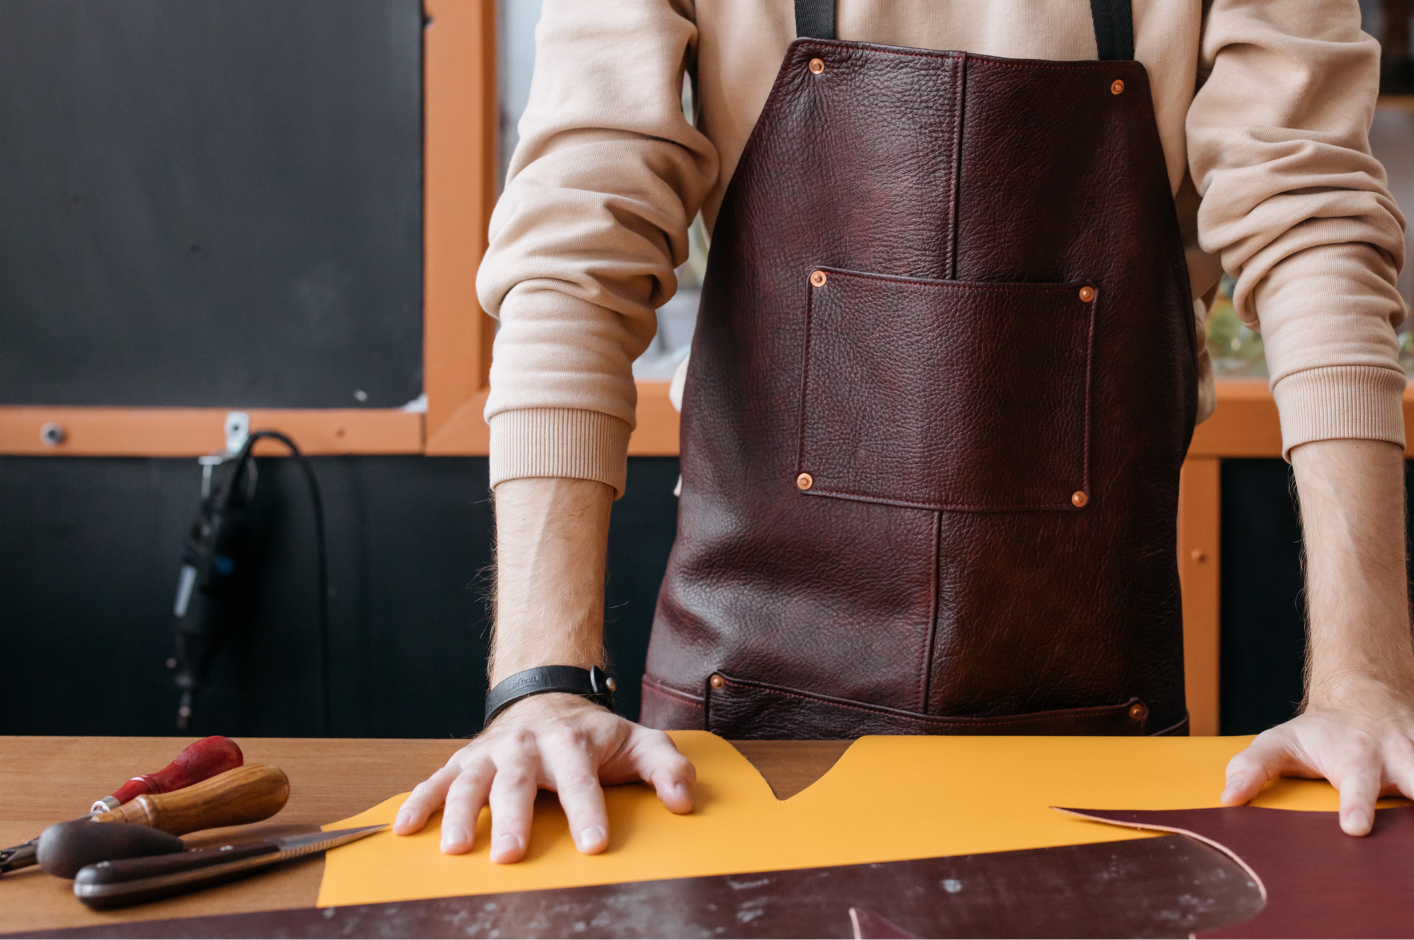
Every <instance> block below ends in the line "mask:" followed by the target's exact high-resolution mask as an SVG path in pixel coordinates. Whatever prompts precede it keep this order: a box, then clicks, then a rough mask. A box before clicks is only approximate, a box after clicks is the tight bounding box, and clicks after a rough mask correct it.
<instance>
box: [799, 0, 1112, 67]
mask: <svg viewBox="0 0 1414 940" xmlns="http://www.w3.org/2000/svg"><path fill="white" fill-rule="evenodd" d="M1090 17H1091V19H1093V20H1094V23H1095V46H1096V48H1098V49H1099V51H1100V58H1101V59H1132V58H1134V14H1133V11H1132V10H1131V8H1130V0H1090ZM795 34H796V35H797V36H804V37H806V38H807V39H834V38H835V0H795Z"/></svg>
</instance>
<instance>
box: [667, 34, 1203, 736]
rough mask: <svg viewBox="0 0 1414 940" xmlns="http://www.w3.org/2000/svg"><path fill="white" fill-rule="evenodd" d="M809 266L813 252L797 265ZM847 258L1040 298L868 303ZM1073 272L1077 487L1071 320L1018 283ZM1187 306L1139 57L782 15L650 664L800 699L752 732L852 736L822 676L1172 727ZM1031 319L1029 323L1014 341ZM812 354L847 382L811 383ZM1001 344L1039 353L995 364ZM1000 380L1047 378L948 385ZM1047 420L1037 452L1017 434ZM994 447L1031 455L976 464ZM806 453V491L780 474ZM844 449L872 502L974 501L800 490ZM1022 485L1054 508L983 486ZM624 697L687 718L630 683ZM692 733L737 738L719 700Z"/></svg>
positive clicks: (852, 688) (840, 690)
mask: <svg viewBox="0 0 1414 940" xmlns="http://www.w3.org/2000/svg"><path fill="white" fill-rule="evenodd" d="M814 58H819V59H820V60H821V61H822V62H823V63H824V69H823V71H821V72H820V73H819V74H815V73H812V72H811V71H810V69H809V67H808V65H809V62H810V60H811V59H814ZM1115 79H1123V81H1124V83H1125V86H1124V91H1123V93H1122V94H1119V95H1115V94H1112V93H1111V91H1110V85H1111V83H1112V82H1114V81H1115ZM822 268H823V269H826V271H827V275H828V272H830V271H834V272H837V273H836V274H835V275H834V277H833V279H831V278H829V277H827V280H826V284H825V286H824V287H823V288H820V289H818V290H814V291H812V289H811V286H810V282H809V278H810V274H811V272H812V271H815V270H817V269H822ZM845 271H848V272H859V273H862V274H865V275H869V276H877V277H882V278H885V279H888V278H902V279H908V280H911V281H926V282H960V284H967V285H971V286H974V287H981V286H989V287H995V286H1002V285H1005V286H1007V287H1012V288H1014V287H1015V286H1016V285H1018V284H1022V285H1030V286H1031V287H1033V288H1034V289H1035V290H1036V292H1037V293H1029V292H1023V293H1020V294H1017V295H1015V297H1014V298H1013V299H1012V300H1011V301H1008V302H1006V303H1000V302H995V303H994V302H990V301H989V302H988V303H986V304H980V305H977V306H975V307H972V308H970V309H967V310H965V309H963V307H964V305H961V304H959V303H956V302H955V301H954V298H955V296H956V294H957V292H958V291H957V290H952V291H950V289H949V288H947V287H944V286H942V285H939V284H936V283H934V284H932V285H931V286H927V285H916V286H914V287H909V286H907V285H901V284H900V282H897V281H893V282H890V286H889V292H890V293H889V295H888V298H887V299H884V298H885V293H884V291H883V290H882V289H881V290H880V291H879V292H877V293H873V294H869V293H867V292H865V291H864V290H863V289H862V286H861V285H862V281H861V282H860V284H855V283H854V282H850V281H848V277H847V276H846V275H842V274H840V273H838V272H845ZM842 280H843V282H842ZM837 282H839V283H837ZM875 283H876V284H879V282H875ZM1079 284H1085V285H1091V286H1093V287H1094V289H1095V291H1096V298H1095V300H1094V302H1093V303H1091V304H1089V305H1088V307H1089V308H1090V313H1089V315H1090V316H1091V317H1092V319H1093V341H1092V342H1091V355H1090V368H1089V385H1088V396H1089V408H1088V413H1089V417H1090V425H1089V432H1088V436H1089V455H1088V460H1089V487H1088V492H1089V494H1090V498H1089V499H1088V501H1087V502H1086V505H1085V506H1084V507H1083V508H1081V509H1076V507H1075V506H1074V505H1073V504H1069V503H1068V500H1069V498H1070V493H1071V492H1073V491H1074V490H1077V489H1080V484H1077V483H1076V482H1074V476H1075V473H1076V471H1075V470H1074V469H1073V467H1074V466H1075V464H1074V461H1075V460H1076V459H1077V458H1076V457H1075V452H1074V446H1073V439H1074V437H1075V434H1076V432H1075V430H1074V429H1073V426H1072V422H1074V421H1075V420H1077V419H1076V418H1072V417H1070V415H1072V414H1075V413H1076V408H1075V406H1074V405H1073V404H1068V403H1070V402H1073V401H1076V400H1079V396H1080V395H1081V394H1082V390H1080V389H1077V388H1075V387H1074V386H1073V385H1072V384H1070V383H1069V382H1068V381H1067V378H1066V376H1067V375H1069V374H1070V373H1072V372H1074V362H1073V360H1074V355H1075V354H1074V344H1075V343H1076V342H1078V339H1077V338H1076V335H1075V334H1074V333H1072V332H1069V330H1070V328H1071V326H1073V319H1071V320H1068V319H1067V316H1068V314H1067V312H1066V310H1065V309H1064V306H1063V305H1060V304H1059V303H1058V305H1057V307H1055V308H1051V307H1046V306H1044V304H1043V303H1042V301H1041V300H1040V297H1041V296H1045V295H1044V293H1043V291H1044V290H1045V289H1048V288H1049V287H1052V286H1054V285H1067V286H1069V285H1079ZM837 286H839V287H845V288H846V292H852V296H853V297H854V298H855V299H854V301H852V302H850V303H844V302H840V303H838V304H833V302H826V304H825V308H824V309H825V310H826V314H827V318H828V319H829V327H828V329H826V330H824V331H822V330H821V329H820V328H819V327H818V324H817V325H816V326H815V327H813V328H812V329H811V330H810V335H809V339H807V326H808V325H809V323H808V320H809V317H810V316H812V313H811V310H812V308H811V304H812V302H813V301H812V294H814V295H816V296H817V297H818V298H823V297H824V296H825V295H827V294H829V293H830V291H831V289H832V288H834V287H837ZM880 286H881V288H882V285H880ZM958 290H960V287H959V288H958ZM925 294H931V295H933V296H931V297H925V296H924V295H925ZM832 304H833V305H832ZM1076 306H1080V304H1079V302H1078V292H1077V302H1076ZM1038 313H1040V315H1041V317H1042V318H1043V319H1044V322H1043V323H1039V324H1035V325H1034V327H1033V329H1031V330H1029V331H1025V332H1022V331H1020V330H1018V328H1017V323H1018V321H1022V320H1025V318H1027V317H1028V316H1030V317H1031V318H1032V319H1033V320H1034V319H1036V318H1037V314H1038ZM895 316H898V317H900V318H901V319H902V320H903V321H905V322H894V321H893V318H894V317H895ZM965 316H971V317H972V320H971V322H969V323H968V324H967V329H965V330H964V329H963V328H962V324H961V323H960V320H961V318H963V317H965ZM1081 316H1082V317H1083V316H1084V314H1081ZM1192 316H1193V314H1192V304H1191V301H1190V298H1189V297H1188V286H1187V274H1186V271H1185V267H1184V259H1183V254H1182V245H1181V241H1180V238H1179V233H1178V225H1177V221H1176V217H1175V214H1174V208H1173V200H1172V197H1171V195H1170V194H1169V192H1168V180H1167V172H1166V168H1165V164H1164V158H1163V153H1162V150H1161V148H1160V146H1159V138H1158V133H1157V130H1156V128H1155V126H1154V117H1153V108H1152V103H1151V97H1150V91H1149V83H1148V80H1147V76H1146V74H1145V72H1144V69H1143V67H1142V66H1141V65H1139V64H1138V63H1136V62H1039V61H1023V60H1009V59H995V58H988V57H984V56H974V55H970V54H968V55H964V54H962V53H955V52H951V53H949V52H928V51H925V50H917V49H895V48H890V47H884V46H873V45H866V44H862V43H849V42H836V41H829V40H807V39H801V40H797V41H796V42H794V43H793V44H792V45H791V47H790V49H789V51H788V53H787V55H786V59H785V61H784V63H783V65H782V67H781V72H780V75H779V76H778V78H777V80H776V84H775V87H774V88H773V89H772V92H771V95H770V97H769V99H768V100H767V102H766V105H765V108H764V110H763V112H762V115H761V118H760V120H759V122H758V124H757V126H756V129H755V130H754V131H753V133H752V136H751V139H750V140H749V141H748V143H747V146H746V149H745V151H744V152H743V155H742V159H741V162H740V163H739V165H738V167H737V170H736V172H735V175H734V177H733V179H732V181H731V184H730V186H729V187H728V190H727V194H726V197H725V200H724V202H723V206H722V210H721V214H720V215H719V217H718V222H717V226H716V229H715V231H714V234H713V240H712V254H711V259H710V261H709V264H708V272H707V276H706V281H705V284H704V287H703V297H702V307H701V312H700V315H699V318H698V325H697V333H696V335H695V337H694V339H693V355H692V364H691V366H690V368H689V373H688V378H687V387H686V391H685V395H684V403H683V423H682V437H681V441H682V472H683V493H682V501H681V504H680V508H679V517H678V533H679V537H678V541H677V544H676V545H675V546H674V549H673V554H672V557H671V558H670V560H669V565H668V572H667V576H666V578H665V579H664V583H663V589H662V591H661V593H660V595H659V603H658V611H657V616H656V619H655V624H654V631H653V639H652V643H651V645H650V648H649V655H648V673H649V676H650V681H651V682H652V683H653V684H655V685H656V686H658V687H661V688H670V689H674V690H677V691H679V692H681V693H684V695H686V696H687V697H688V698H689V699H694V698H698V697H700V696H701V695H702V694H703V692H704V690H705V689H706V688H707V686H706V682H707V678H708V676H709V675H710V674H711V673H713V672H721V673H724V674H726V675H729V676H733V677H736V678H738V679H740V680H744V681H745V680H749V681H754V682H756V683H759V684H762V685H763V686H777V687H781V688H788V689H794V690H802V691H805V692H808V693H811V694H812V695H813V696H817V697H815V698H812V697H805V698H801V699H797V700H792V702H791V703H789V704H787V703H784V702H782V703H780V705H779V707H775V706H773V708H772V715H773V718H772V721H773V728H772V730H771V732H770V733H771V734H775V735H781V736H788V737H826V738H841V737H854V736H856V735H857V734H859V733H861V730H860V729H861V728H863V727H865V726H866V722H865V721H864V719H863V717H862V716H866V715H871V714H873V713H872V712H869V711H868V710H867V709H866V710H864V711H861V710H859V709H849V708H834V707H832V706H831V707H827V706H825V705H822V704H821V701H822V698H821V697H825V696H828V697H829V698H831V699H835V700H838V701H843V702H847V703H852V704H855V705H863V706H868V707H872V708H874V709H894V710H897V711H900V712H905V713H910V714H915V715H926V716H931V717H940V718H963V717H967V718H984V717H985V718H993V717H1003V716H1013V715H1022V714H1029V713H1034V712H1046V711H1056V710H1067V709H1074V708H1096V707H1098V708H1103V707H1106V706H1118V705H1120V704H1122V703H1126V702H1129V701H1130V700H1131V699H1136V698H1137V699H1139V700H1140V701H1142V702H1144V703H1145V704H1146V705H1147V706H1148V707H1149V709H1150V715H1149V719H1148V728H1149V729H1150V730H1151V731H1158V730H1160V729H1168V728H1172V727H1174V726H1176V725H1179V724H1180V723H1181V722H1182V721H1183V719H1184V717H1185V714H1186V710H1185V707H1184V698H1183V666H1182V659H1183V657H1182V613H1181V608H1180V601H1179V584H1178V570H1177V559H1176V551H1175V519H1176V514H1177V497H1178V472H1179V467H1180V465H1181V464H1182V460H1183V456H1184V453H1185V451H1186V449H1187V445H1188V441H1189V438H1190V436H1191V434H1192V428H1193V418H1194V414H1195V411H1196V406H1197V402H1196V387H1197V386H1196V378H1195V371H1194V358H1193V355H1194V350H1193V336H1192V333H1193V330H1192ZM930 318H931V320H930ZM930 323H933V324H936V325H935V326H930ZM948 331H951V332H950V335H952V336H954V337H956V341H955V342H953V343H951V345H949V340H948V337H949V332H948ZM822 332H823V334H827V335H822ZM1028 340H1029V342H1030V343H1033V344H1034V345H1035V346H1036V347H1037V348H1020V349H1018V348H1017V345H1018V344H1020V345H1022V346H1023V347H1024V346H1025V344H1026V343H1027V342H1028ZM826 347H828V348H829V349H830V355H829V356H828V357H825V356H824V355H823V352H822V351H823V350H825V349H826ZM891 350H896V351H899V352H900V353H901V354H906V355H907V357H908V358H906V359H900V360H897V361H892V362H891V361H890V357H889V353H890V351H891ZM950 351H955V353H956V356H957V357H958V358H951V359H950V358H948V353H949V352H950ZM812 353H820V354H821V355H819V356H817V357H812ZM1046 353H1052V354H1054V355H1055V358H1054V359H1049V358H1044V357H1043V354H1046ZM930 356H931V357H933V358H932V362H933V363H934V366H933V367H932V369H933V372H935V373H936V375H937V376H938V377H939V378H938V379H936V380H935V381H934V382H932V383H930V382H929V381H928V379H929V365H928V357H930ZM973 357H976V358H973ZM817 358H818V359H819V360H820V361H819V362H818V363H817V361H816V360H817ZM825 359H828V362H826V361H824V360H825ZM807 362H809V363H810V369H811V370H812V371H814V372H815V374H816V376H817V377H818V375H819V371H818V370H820V369H824V370H827V371H828V370H833V376H834V378H835V379H836V380H837V381H838V382H839V383H847V385H846V384H840V385H837V386H836V387H833V388H829V389H824V390H823V391H821V388H822V386H819V385H817V384H816V383H815V382H814V380H812V381H811V384H810V386H809V387H807V384H806V368H807ZM1027 364H1032V365H1036V366H1037V367H1038V368H1037V371H1036V372H1035V373H1028V374H1025V375H1021V374H1018V373H1021V372H1023V369H1022V367H1023V366H1025V365H1027ZM950 370H951V371H950ZM950 375H951V376H953V377H954V379H955V380H954V381H952V382H951V383H950V384H949V382H948V381H947V377H948V376H950ZM962 376H966V379H965V380H964V379H963V378H962ZM1008 377H1011V381H1014V382H1016V383H1020V386H1025V385H1026V383H1032V385H1031V388H1033V389H1035V388H1041V389H1044V390H1045V391H1044V392H1042V393H1041V396H1042V397H1040V398H1039V399H1038V398H1033V397H1032V396H1031V395H1027V394H1020V393H1018V394H1015V395H1006V394H1003V395H1002V397H1001V398H992V399H988V400H987V401H986V402H982V401H981V400H980V399H979V398H977V397H976V394H975V393H977V392H978V391H979V388H978V387H975V386H973V385H972V384H971V383H974V382H976V383H986V384H987V385H988V386H989V387H990V388H991V390H992V391H993V392H994V393H995V392H996V391H997V389H998V388H999V387H1001V386H1003V385H1005V384H1006V381H1007V378H1008ZM1081 381H1083V379H1079V378H1077V379H1076V382H1081ZM811 395H818V396H820V397H819V398H818V400H814V401H812V400H811V398H810V396H811ZM826 396H828V399H829V400H827V399H826ZM803 401H804V402H805V404H806V407H805V408H804V409H803V408H802V402H803ZM803 412H804V413H805V414H806V415H807V416H808V421H807V423H806V433H805V434H804V435H802V413H803ZM957 415H963V416H964V418H963V419H961V420H960V421H959V420H953V418H952V417H949V416H957ZM871 419H872V420H874V421H875V425H874V426H873V427H871V426H869V422H870V420H871ZM978 421H980V423H978ZM1038 434H1039V435H1040V436H1041V439H1040V440H1038V439H1037V437H1036V436H1035V435H1038ZM1047 436H1049V441H1047ZM1049 442H1056V446H1057V447H1058V448H1059V450H1058V451H1056V452H1052V451H1050V450H1044V453H1038V448H1040V449H1044V448H1045V447H1047V446H1049ZM803 453H805V454H809V463H808V464H807V463H806V462H805V461H804V460H803V459H802V456H803ZM1010 455H1029V456H1028V457H1024V458H1013V459H1020V460H1024V465H1021V466H1007V467H1003V468H999V467H998V465H999V464H1005V463H1007V458H1008V457H1009V456H1010ZM812 467H814V468H818V472H819V475H820V479H821V482H820V484H819V485H820V487H821V490H820V491H815V489H814V487H813V486H812V488H811V490H809V491H805V492H802V491H801V490H800V489H798V488H797V485H796V478H797V475H798V474H799V473H800V472H801V469H802V468H804V469H805V470H806V471H807V472H810V473H812V474H814V473H816V472H817V470H816V469H812ZM899 468H901V469H899ZM978 468H987V469H986V471H985V472H983V471H982V470H979V469H978ZM839 475H843V478H844V479H846V480H848V481H849V482H850V486H849V487H848V489H851V490H853V491H855V492H856V493H858V492H863V493H865V494H868V495H871V496H872V497H874V498H877V497H878V496H879V494H882V495H883V497H884V498H894V497H896V496H898V495H900V494H902V495H905V496H907V497H908V500H909V501H911V500H912V497H914V496H920V497H922V499H920V500H918V501H919V502H923V503H926V502H928V501H929V500H933V501H934V502H933V505H943V504H944V501H945V500H948V499H960V498H962V497H963V496H967V497H969V498H970V497H978V498H979V500H980V501H981V502H983V503H984V504H985V503H986V501H987V500H989V499H990V500H994V501H995V503H994V504H992V505H984V506H983V508H982V510H981V511H977V510H954V509H936V508H919V507H915V506H912V505H890V504H885V503H879V502H864V501H861V500H859V499H830V498H819V497H820V496H821V495H822V494H825V493H827V492H829V491H831V490H832V489H833V490H834V491H836V492H843V491H844V490H845V489H846V487H845V486H844V485H840V486H838V487H835V486H833V484H832V483H831V479H832V477H835V476H839ZM1052 475H1054V476H1056V477H1058V478H1057V479H1054V480H1053V479H1050V477H1051V476H1052ZM1059 477H1064V479H1063V480H1062V479H1059ZM1057 493H1059V494H1060V496H1059V497H1057V496H1056V495H1055V494H1057ZM1038 494H1039V495H1038ZM1021 495H1024V496H1026V497H1027V498H1028V499H1027V501H1028V502H1029V501H1030V500H1031V498H1033V497H1035V498H1037V499H1044V500H1045V505H1047V506H1054V507H1055V508H1048V509H1042V510H1027V511H1019V510H1013V509H1010V508H1007V507H1006V506H1005V505H1003V503H1002V501H1003V500H1005V499H1011V498H1019V496H1021ZM1058 498H1059V499H1060V500H1063V501H1066V503H1065V504H1063V505H1056V501H1057V499H1058ZM902 501H903V500H901V502H902ZM721 714H722V713H720V712H719V713H718V715H719V716H720V715H721ZM644 720H645V721H647V722H649V723H652V724H656V725H658V726H661V727H680V725H677V724H676V723H675V722H677V721H679V720H684V719H682V717H681V713H680V712H677V711H671V713H669V710H661V711H655V710H654V709H653V708H648V709H646V710H645V712H644ZM871 720H872V719H871ZM694 727H702V725H700V724H698V725H694ZM714 730H716V731H718V733H720V734H724V735H726V736H728V737H734V738H747V737H752V736H755V735H757V734H761V733H763V732H761V730H760V726H759V724H758V721H757V716H755V715H752V714H748V713H746V712H742V713H741V714H740V716H739V718H734V719H732V720H731V721H724V722H723V723H721V724H717V723H716V721H715V720H714ZM918 730H922V728H921V727H920V728H919V729H918Z"/></svg>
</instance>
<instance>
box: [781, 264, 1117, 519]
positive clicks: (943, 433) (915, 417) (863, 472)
mask: <svg viewBox="0 0 1414 940" xmlns="http://www.w3.org/2000/svg"><path fill="white" fill-rule="evenodd" d="M821 272H822V273H824V274H826V275H827V280H826V281H825V283H824V284H821V285H820V286H818V287H816V286H812V287H811V289H810V297H809V307H808V312H807V316H806V327H805V329H806V361H805V380H804V389H805V390H804V393H803V395H802V399H803V400H802V404H801V421H800V423H801V430H800V440H801V443H800V462H799V464H798V467H797V469H798V470H800V471H801V472H804V473H809V474H810V475H811V476H812V477H813V484H812V486H811V487H810V489H809V490H808V493H809V495H811V496H838V497H841V498H844V499H861V500H866V501H872V502H886V503H893V504H896V505H901V506H914V507H917V508H922V509H957V510H966V511H979V510H1009V509H1010V510H1018V509H1020V510H1028V509H1053V510H1062V511H1065V512H1080V511H1082V510H1080V509H1078V508H1077V507H1076V506H1075V505H1074V504H1073V502H1072V495H1073V494H1074V493H1076V492H1082V493H1086V494H1087V496H1088V495H1092V494H1090V493H1089V489H1090V488H1089V483H1088V480H1087V472H1088V469H1089V468H1088V461H1087V459H1086V457H1087V453H1088V443H1089V436H1090V411H1089V401H1088V398H1089V390H1090V343H1091V338H1092V334H1093V320H1094V309H1095V302H1094V300H1091V301H1090V302H1089V303H1086V302H1084V301H1082V300H1081V299H1080V296H1079V292H1080V289H1081V287H1082V286H1083V285H1080V284H970V283H962V282H957V281H932V280H913V279H906V278H895V277H884V276H882V275H877V274H862V273H859V272H856V271H840V270H836V269H833V268H823V269H821ZM979 324H986V326H985V328H983V329H980V330H979V329H978V325H979ZM861 389H867V390H868V393H867V394H861Z"/></svg>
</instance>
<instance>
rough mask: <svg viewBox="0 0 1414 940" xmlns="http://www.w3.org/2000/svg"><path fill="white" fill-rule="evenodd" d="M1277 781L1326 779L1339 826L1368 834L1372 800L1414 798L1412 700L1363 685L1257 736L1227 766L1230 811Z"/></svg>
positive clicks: (1354, 685) (1373, 684)
mask: <svg viewBox="0 0 1414 940" xmlns="http://www.w3.org/2000/svg"><path fill="white" fill-rule="evenodd" d="M1273 777H1324V778H1325V779H1327V780H1329V781H1330V782H1331V784H1332V785H1334V786H1335V787H1336V788H1337V789H1338V790H1340V827H1341V828H1342V829H1344V830H1345V831H1346V832H1348V833H1349V834H1350V835H1352V836H1363V835H1365V834H1367V833H1368V832H1369V831H1370V827H1371V826H1372V825H1373V824H1374V820H1375V816H1374V812H1375V800H1376V799H1378V798H1379V797H1381V796H1395V795H1399V794H1403V795H1404V796H1407V797H1409V798H1410V799H1414V695H1411V693H1410V692H1409V691H1408V690H1402V691H1401V690H1396V689H1391V688H1389V687H1388V686H1385V685H1383V684H1381V683H1378V682H1374V681H1370V680H1365V681H1363V682H1358V683H1352V684H1351V685H1350V686H1349V687H1347V688H1346V689H1345V690H1344V692H1343V694H1342V695H1341V696H1340V698H1339V700H1335V701H1330V702H1326V703H1323V704H1320V705H1316V704H1312V705H1310V706H1308V707H1307V708H1306V710H1305V711H1304V712H1302V714H1300V715H1298V716H1297V717H1296V718H1293V719H1292V720H1291V721H1288V722H1286V723H1285V724H1282V725H1278V726H1277V727H1275V728H1272V729H1271V730H1269V731H1264V732H1262V733H1261V734H1259V735H1257V739H1256V740H1255V741H1253V742H1252V744H1251V746H1250V747H1248V748H1247V750H1245V751H1243V752H1242V753H1241V754H1238V755H1237V756H1236V757H1234V758H1233V759H1232V760H1231V762H1229V763H1228V765H1227V789H1225V790H1224V791H1223V795H1222V801H1223V805H1225V806H1236V805H1238V804H1240V803H1246V802H1247V801H1248V800H1250V799H1252V797H1254V796H1256V795H1257V791H1258V790H1260V789H1262V784H1264V783H1266V782H1267V781H1268V780H1270V779H1272V778H1273Z"/></svg>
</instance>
